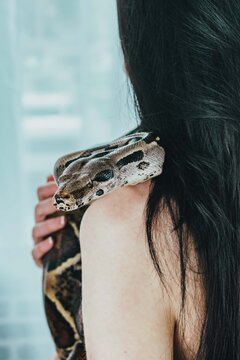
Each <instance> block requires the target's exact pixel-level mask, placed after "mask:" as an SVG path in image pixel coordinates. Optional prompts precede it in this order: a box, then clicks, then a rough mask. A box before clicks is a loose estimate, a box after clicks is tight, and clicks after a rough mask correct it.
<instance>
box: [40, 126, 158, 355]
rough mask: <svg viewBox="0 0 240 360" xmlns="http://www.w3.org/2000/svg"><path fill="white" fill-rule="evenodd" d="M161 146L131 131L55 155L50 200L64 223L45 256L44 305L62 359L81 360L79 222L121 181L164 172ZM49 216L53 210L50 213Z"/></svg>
mask: <svg viewBox="0 0 240 360" xmlns="http://www.w3.org/2000/svg"><path fill="white" fill-rule="evenodd" d="M164 158H165V151H164V149H163V147H161V146H160V138H159V136H157V135H156V134H154V133H152V132H132V133H129V134H126V135H124V136H123V137H120V138H118V139H116V140H114V141H113V142H111V143H108V144H105V145H100V146H97V147H93V148H90V149H87V150H82V151H78V152H74V153H71V154H68V155H66V156H63V157H61V158H60V159H58V160H57V162H56V163H55V166H54V178H55V181H56V183H57V185H58V190H57V191H56V193H55V195H54V197H53V201H54V206H55V207H56V208H57V210H58V211H57V212H56V213H55V214H54V215H53V216H58V215H59V214H62V213H63V212H64V214H65V216H66V220H67V225H66V226H65V227H64V228H63V229H62V230H60V231H58V232H55V233H53V234H52V237H53V240H54V247H53V248H52V250H51V251H50V252H49V253H47V254H46V255H45V256H44V258H43V297H44V308H45V313H46V317H47V321H48V325H49V328H50V332H51V335H52V337H53V340H54V342H55V346H56V350H57V353H58V356H59V358H60V359H61V360H73V359H77V360H85V359H86V351H85V343H84V332H83V321H82V309H81V300H82V296H81V275H82V273H81V253H80V243H79V228H80V223H81V220H82V217H83V215H84V212H85V211H86V209H87V207H88V206H89V205H90V203H91V202H92V201H95V200H96V199H99V198H100V197H102V196H104V195H106V194H108V193H110V192H111V191H114V190H115V189H117V188H119V187H122V186H127V185H128V186H129V185H134V184H137V183H140V182H144V181H147V180H148V179H150V178H153V177H156V176H158V175H160V174H161V173H162V165H163V163H164ZM49 217H52V216H49Z"/></svg>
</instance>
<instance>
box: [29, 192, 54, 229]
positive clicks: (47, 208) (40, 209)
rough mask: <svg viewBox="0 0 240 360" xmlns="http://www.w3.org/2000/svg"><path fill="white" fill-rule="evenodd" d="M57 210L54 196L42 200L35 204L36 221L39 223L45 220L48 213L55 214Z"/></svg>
mask: <svg viewBox="0 0 240 360" xmlns="http://www.w3.org/2000/svg"><path fill="white" fill-rule="evenodd" d="M56 211H57V210H56V208H55V207H54V206H53V200H52V197H50V198H48V199H45V200H42V201H40V202H39V203H38V204H37V205H36V206H35V214H34V217H35V222H36V223H38V222H41V221H43V220H44V219H45V218H46V216H47V215H50V214H53V213H55V212H56Z"/></svg>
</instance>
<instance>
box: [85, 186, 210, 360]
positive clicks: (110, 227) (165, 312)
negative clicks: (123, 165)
mask: <svg viewBox="0 0 240 360" xmlns="http://www.w3.org/2000/svg"><path fill="white" fill-rule="evenodd" d="M149 185H150V181H147V182H145V183H143V184H138V185H135V186H127V187H125V188H120V189H118V190H116V191H114V192H113V193H111V194H108V195H106V196H105V197H104V198H102V199H99V200H98V201H97V202H95V203H93V204H92V205H91V206H90V208H89V209H88V210H87V213H86V215H85V216H84V218H83V222H82V225H81V230H80V231H82V232H81V251H82V271H83V322H84V329H85V330H84V331H85V339H86V349H87V354H88V356H90V359H91V356H92V358H93V359H94V358H96V359H98V358H99V359H100V358H104V359H108V356H109V354H111V355H110V356H112V357H114V358H115V359H120V358H122V359H123V358H126V359H133V358H135V357H134V356H136V353H135V351H136V348H139V353H138V355H137V358H138V359H145V358H146V357H147V358H149V359H153V360H155V359H158V358H162V359H166V360H167V359H171V358H174V359H184V360H191V359H194V358H195V356H196V353H197V350H198V346H199V339H200V335H201V333H200V332H201V325H202V318H203V317H202V311H203V303H204V301H203V299H204V295H203V290H202V286H201V279H200V278H201V277H200V275H197V274H196V273H197V265H196V261H194V258H195V252H194V249H193V248H191V249H190V246H189V255H190V259H191V260H190V262H189V266H188V269H187V271H186V277H187V293H186V304H185V307H184V311H183V312H182V313H181V299H182V297H181V285H180V284H181V274H180V261H179V255H178V241H177V237H176V235H174V233H173V232H172V227H173V225H172V224H171V218H170V216H169V214H168V212H167V211H163V212H162V213H161V216H160V217H159V218H158V225H157V226H156V238H155V241H156V243H157V246H158V252H159V259H160V262H161V270H162V279H161V280H160V279H159V277H158V275H157V274H156V271H155V269H154V267H153V264H152V260H151V257H150V254H149V251H148V245H147V242H146V232H145V219H144V216H143V215H144V208H145V205H146V203H147V198H148V196H149ZM104 214H106V216H105V215H104ZM99 222H101V223H99ZM93 223H94V224H95V230H92V229H90V225H91V224H93ZM120 224H122V225H123V227H124V232H123V233H122V230H121V225H120ZM101 227H102V228H103V230H104V233H102V230H101ZM115 232H116V233H115ZM100 234H104V235H105V238H104V240H103V239H102V236H101V235H100ZM109 234H112V235H109ZM99 237H101V241H99V240H100V239H99ZM119 269H121V270H120V271H119ZM93 273H95V274H96V276H95V281H94V277H93V276H92V274H93ZM122 283H123V286H122V285H121V284H122ZM133 283H134V285H133ZM114 284H116V289H115V290H114V291H113V288H114V287H115V285H114ZM120 289H121V290H120ZM116 294H117V295H116ZM116 297H117V299H118V300H117V303H116V300H115V298H116ZM108 299H109V301H108ZM116 304H117V305H116ZM104 309H107V310H108V312H109V314H110V315H108V312H107V313H104V311H105V310H104ZM116 309H117V310H116ZM115 310H116V311H115ZM130 315H131V318H129V316H130ZM108 316H109V318H108ZM106 324H107V325H106ZM116 324H117V325H116ZM136 328H137V330H136ZM133 329H135V330H133ZM183 330H184V331H183ZM115 332H116V333H117V340H116V339H115V337H114V333H115ZM136 342H137V344H139V343H141V344H142V347H144V349H143V348H142V347H141V346H139V345H136V347H134V346H135V343H136ZM118 348H119V352H118V350H117V349H118ZM124 349H125V352H126V353H125V352H124V353H123V350H124ZM121 352H122V355H119V353H121ZM118 356H119V357H118ZM121 356H122V357H121Z"/></svg>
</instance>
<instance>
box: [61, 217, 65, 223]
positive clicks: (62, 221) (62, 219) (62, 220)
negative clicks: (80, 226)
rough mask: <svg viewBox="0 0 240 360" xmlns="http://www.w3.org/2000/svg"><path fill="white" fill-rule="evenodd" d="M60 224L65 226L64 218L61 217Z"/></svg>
mask: <svg viewBox="0 0 240 360" xmlns="http://www.w3.org/2000/svg"><path fill="white" fill-rule="evenodd" d="M60 223H61V225H65V216H61V220H60Z"/></svg>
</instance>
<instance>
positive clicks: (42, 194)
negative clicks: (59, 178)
mask: <svg viewBox="0 0 240 360" xmlns="http://www.w3.org/2000/svg"><path fill="white" fill-rule="evenodd" d="M57 189H58V186H57V184H56V183H55V182H54V181H51V182H49V183H47V184H44V185H41V186H39V187H38V189H37V196H38V200H40V201H41V200H45V199H47V198H49V197H51V196H53V195H54V194H55V192H56V191H57Z"/></svg>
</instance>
